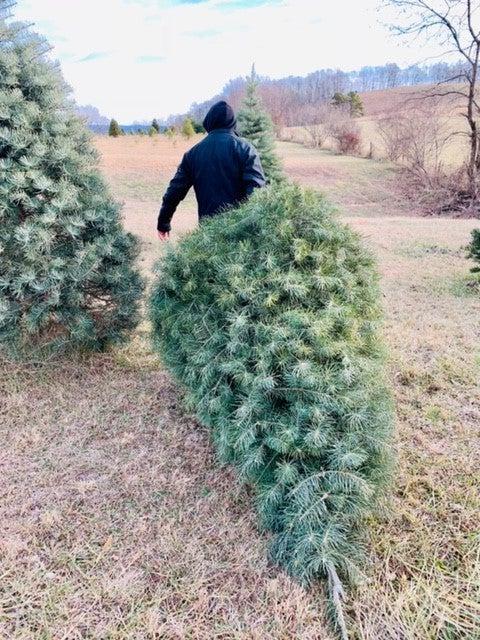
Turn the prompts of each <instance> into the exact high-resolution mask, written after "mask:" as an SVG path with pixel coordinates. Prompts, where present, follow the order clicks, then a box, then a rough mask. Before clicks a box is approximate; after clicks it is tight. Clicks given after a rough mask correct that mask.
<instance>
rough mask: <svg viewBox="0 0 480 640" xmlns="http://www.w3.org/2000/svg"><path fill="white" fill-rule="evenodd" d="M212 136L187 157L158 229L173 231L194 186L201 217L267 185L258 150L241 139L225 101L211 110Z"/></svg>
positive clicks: (167, 195) (168, 193) (167, 196)
mask: <svg viewBox="0 0 480 640" xmlns="http://www.w3.org/2000/svg"><path fill="white" fill-rule="evenodd" d="M203 126H204V127H205V129H206V131H207V132H208V135H207V136H206V138H204V139H203V140H202V141H201V142H199V143H198V144H196V145H195V146H194V147H192V149H190V151H187V153H186V154H185V155H184V156H183V159H182V162H181V163H180V166H179V167H178V169H177V172H176V174H175V176H174V178H173V180H172V181H171V182H170V184H169V186H168V189H167V191H166V193H165V195H164V197H163V203H162V208H161V209H160V214H159V216H158V225H157V229H158V230H159V231H170V220H171V219H172V216H173V214H174V213H175V210H176V208H177V206H178V204H179V202H180V201H181V200H183V199H184V198H185V196H186V195H187V193H188V190H189V189H190V187H192V186H193V188H194V190H195V195H196V197H197V202H198V215H199V217H200V218H202V217H205V216H213V215H215V214H217V213H219V212H221V211H224V210H225V209H226V208H228V207H232V206H235V205H236V204H238V203H239V202H241V201H242V200H243V199H244V198H246V197H248V196H249V195H250V194H251V193H252V191H253V190H254V189H255V188H256V187H263V186H264V185H265V176H264V173H263V169H262V165H261V163H260V158H259V156H258V153H257V151H256V149H255V148H254V147H253V146H252V145H251V144H250V143H249V142H247V141H246V140H244V139H243V138H240V137H239V136H238V135H237V133H236V131H235V126H236V119H235V114H234V112H233V109H232V108H231V107H230V105H229V104H227V103H226V102H225V101H224V100H221V101H220V102H217V103H216V104H214V105H213V107H211V109H210V110H209V112H208V113H207V115H206V116H205V119H204V121H203Z"/></svg>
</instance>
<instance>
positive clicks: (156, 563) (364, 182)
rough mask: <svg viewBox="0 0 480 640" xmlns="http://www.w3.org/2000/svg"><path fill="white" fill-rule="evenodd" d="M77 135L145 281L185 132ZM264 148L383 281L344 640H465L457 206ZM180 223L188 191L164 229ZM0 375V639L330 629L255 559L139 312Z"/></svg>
mask: <svg viewBox="0 0 480 640" xmlns="http://www.w3.org/2000/svg"><path fill="white" fill-rule="evenodd" d="M96 143H97V146H98V148H99V151H100V153H101V157H102V168H103V170H104V172H105V174H106V176H107V178H108V180H109V182H110V184H111V187H112V190H113V192H114V194H115V195H116V197H117V198H119V199H121V200H123V201H124V202H125V208H124V216H125V225H126V227H127V228H128V229H129V230H131V231H133V232H134V233H135V234H137V235H138V236H139V237H140V239H141V242H142V267H143V269H144V271H145V273H146V274H149V273H150V272H151V266H152V264H153V262H154V261H155V259H156V258H157V257H158V255H159V254H160V251H161V248H162V247H161V245H160V244H159V242H158V241H157V239H156V236H155V231H154V229H155V218H156V214H157V210H158V204H159V200H160V198H161V195H162V192H163V189H164V187H165V185H166V183H167V181H168V179H169V178H170V176H171V173H172V171H173V170H174V168H175V166H176V164H177V162H178V161H179V158H180V156H181V154H182V152H183V151H184V149H185V148H186V147H187V146H189V145H190V144H192V142H190V143H188V144H187V143H186V142H184V141H180V140H179V141H178V143H177V146H173V145H172V143H171V142H170V141H167V140H165V139H164V138H163V137H161V138H160V137H159V138H156V139H153V140H152V139H149V138H141V137H125V138H122V139H118V140H113V139H106V138H98V139H97V141H96ZM279 150H280V153H281V155H282V157H283V159H284V163H285V167H286V169H287V171H288V173H289V175H290V176H292V177H293V178H295V179H297V180H298V181H300V182H302V183H304V184H307V185H310V186H313V187H316V188H318V189H322V190H324V191H326V192H327V193H328V194H329V196H330V197H331V198H332V199H333V200H334V201H335V202H336V203H337V204H338V205H339V208H340V210H341V214H342V216H343V217H344V220H345V221H346V222H347V223H348V224H351V225H352V226H353V227H354V228H355V229H356V230H357V231H359V232H360V233H361V234H362V236H363V237H364V238H365V242H367V243H368V244H369V245H370V246H371V247H372V249H373V251H374V252H375V253H376V255H377V258H378V263H379V269H380V271H381V275H382V290H383V296H384V307H385V313H386V324H385V334H386V340H387V343H388V346H389V348H390V354H391V357H390V375H391V380H392V383H393V385H394V389H395V396H396V403H397V414H398V424H397V433H398V436H397V447H398V457H399V462H398V468H397V473H396V483H395V486H394V488H393V496H392V508H391V513H390V515H389V517H387V518H386V519H385V520H383V521H373V522H371V544H370V555H369V562H368V564H367V567H366V575H365V581H364V583H363V585H362V587H361V588H360V589H359V591H358V592H357V593H356V595H355V598H352V599H350V600H349V601H348V603H347V611H348V619H349V625H350V629H351V636H352V639H355V640H478V639H479V638H480V531H479V518H478V513H479V509H480V480H479V473H478V460H479V453H480V433H479V424H480V388H479V385H478V380H479V377H480V376H479V374H480V340H479V338H480V325H479V322H478V318H479V316H480V288H479V287H478V285H477V286H475V285H474V284H471V282H470V280H469V276H468V268H469V265H468V263H467V261H466V260H465V258H464V250H463V246H464V245H465V244H466V242H467V240H468V236H469V233H470V230H471V229H472V228H473V227H474V226H475V221H471V220H449V219H435V218H421V217H418V216H415V215H414V214H415V211H411V210H409V209H408V208H407V207H406V205H405V204H404V203H402V201H401V200H400V199H399V198H398V196H397V195H396V191H395V173H394V171H393V170H392V168H390V167H389V166H388V165H386V164H382V163H378V162H375V161H368V160H362V159H356V158H345V157H340V156H335V155H334V154H332V153H329V152H326V151H314V150H309V149H305V148H302V147H299V146H296V145H294V144H291V143H290V144H288V143H282V144H280V145H279ZM195 218H196V216H195V204H194V200H193V198H192V197H191V196H189V197H188V198H187V199H186V201H185V202H184V203H183V204H182V205H181V207H180V209H179V211H178V212H177V214H176V216H175V218H174V229H175V232H174V234H173V235H174V237H177V236H178V235H179V234H181V233H182V232H184V231H186V230H188V229H191V228H192V227H193V226H194V225H195V222H196V221H195ZM477 225H478V221H477ZM1 373H2V376H1V383H0V385H1V386H0V430H1V433H0V436H1V441H2V448H1V451H0V477H1V478H2V481H1V485H0V488H1V498H0V576H1V580H0V638H2V640H3V639H5V640H7V639H8V640H10V639H12V640H20V639H21V640H27V639H28V640H30V639H35V640H61V639H63V640H73V639H84V638H89V639H92V640H127V639H128V640H140V639H141V640H143V639H150V640H154V639H156V640H293V639H297V638H298V639H300V640H327V639H331V638H333V636H332V634H331V632H330V631H329V630H328V628H327V626H326V624H325V599H324V593H323V590H322V588H321V587H318V588H314V589H311V590H309V591H304V590H303V589H302V588H300V587H299V586H298V585H297V584H295V583H294V582H293V581H291V580H290V579H289V578H287V577H286V576H285V575H284V574H283V573H281V572H280V571H278V570H277V569H275V568H274V567H271V566H269V564H268V561H267V557H266V547H267V542H268V541H267V538H266V537H265V536H264V535H263V534H261V533H260V532H259V531H258V530H257V528H256V522H255V517H254V512H253V509H252V506H251V496H250V495H249V492H248V491H247V490H245V489H242V488H240V487H239V485H238V484H237V483H236V481H235V476H234V474H233V473H232V470H231V469H228V468H220V467H219V466H218V464H217V463H216V462H215V459H214V455H213V452H212V448H211V446H210V444H209V438H208V433H207V431H206V430H205V429H203V428H202V427H201V426H200V425H198V424H197V423H196V422H195V420H194V418H193V417H192V416H190V415H188V414H186V413H185V412H184V410H183V408H182V397H181V392H180V390H179V389H177V388H176V387H175V385H174V383H173V382H172V381H171V380H170V379H169V377H168V375H167V374H166V373H165V372H164V371H163V370H162V367H161V364H160V363H159V362H158V361H157V359H156V357H155V356H154V355H152V353H151V351H150V347H149V343H148V326H147V324H146V323H143V324H142V325H141V326H140V328H139V330H138V331H137V333H136V335H135V337H134V339H133V340H132V342H131V343H130V344H128V345H126V346H125V347H123V348H122V349H118V350H115V351H112V352H110V353H107V354H103V355H100V356H89V357H80V356H78V357H77V358H76V359H75V360H71V359H70V360H69V361H68V362H61V363H58V362H54V361H51V362H41V363H37V362H32V363H28V364H13V363H4V364H3V365H2V369H1Z"/></svg>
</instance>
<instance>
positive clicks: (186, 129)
mask: <svg viewBox="0 0 480 640" xmlns="http://www.w3.org/2000/svg"><path fill="white" fill-rule="evenodd" d="M194 135H195V129H194V127H193V122H192V121H191V119H190V118H185V120H184V121H183V123H182V136H183V137H184V138H187V140H188V139H190V138H191V137H192V136H194Z"/></svg>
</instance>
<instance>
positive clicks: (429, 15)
mask: <svg viewBox="0 0 480 640" xmlns="http://www.w3.org/2000/svg"><path fill="white" fill-rule="evenodd" d="M386 2H387V4H388V5H390V6H393V7H396V8H397V9H398V10H399V22H400V24H398V25H397V26H396V27H395V30H396V31H397V32H398V33H401V34H406V35H409V34H410V35H416V36H419V35H422V34H423V35H426V36H428V37H435V38H437V39H438V40H439V41H440V43H441V44H443V45H444V47H445V53H452V52H455V53H457V54H460V56H461V57H462V59H463V60H464V66H463V67H461V68H460V69H459V71H458V73H455V74H454V75H453V76H451V77H448V78H446V79H444V80H443V81H442V82H440V83H438V84H437V86H436V88H435V90H433V91H431V92H429V97H438V96H441V97H443V96H457V97H459V98H460V99H461V102H462V105H463V107H464V111H463V115H464V117H465V118H466V121H467V123H468V132H464V131H459V132H457V133H458V135H467V136H468V141H469V158H468V162H467V166H466V172H467V178H468V186H467V188H468V195H469V197H470V199H471V201H472V202H474V203H478V200H479V197H480V131H479V124H480V123H479V120H480V104H479V102H478V99H477V95H476V85H477V82H478V80H479V78H478V71H479V61H480V5H479V3H478V0H386ZM452 83H462V85H460V86H459V85H458V84H452Z"/></svg>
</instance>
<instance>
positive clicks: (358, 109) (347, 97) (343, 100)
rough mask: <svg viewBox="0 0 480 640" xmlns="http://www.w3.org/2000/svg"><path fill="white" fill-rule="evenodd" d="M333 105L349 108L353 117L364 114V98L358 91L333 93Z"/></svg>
mask: <svg viewBox="0 0 480 640" xmlns="http://www.w3.org/2000/svg"><path fill="white" fill-rule="evenodd" d="M332 106H334V107H337V108H339V109H348V113H349V114H350V116H351V117H352V118H358V117H359V116H363V113H364V109H363V102H362V98H361V96H360V94H359V93H358V92H357V91H350V92H349V93H347V94H345V93H342V92H341V91H337V92H336V93H334V94H333V98H332Z"/></svg>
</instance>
